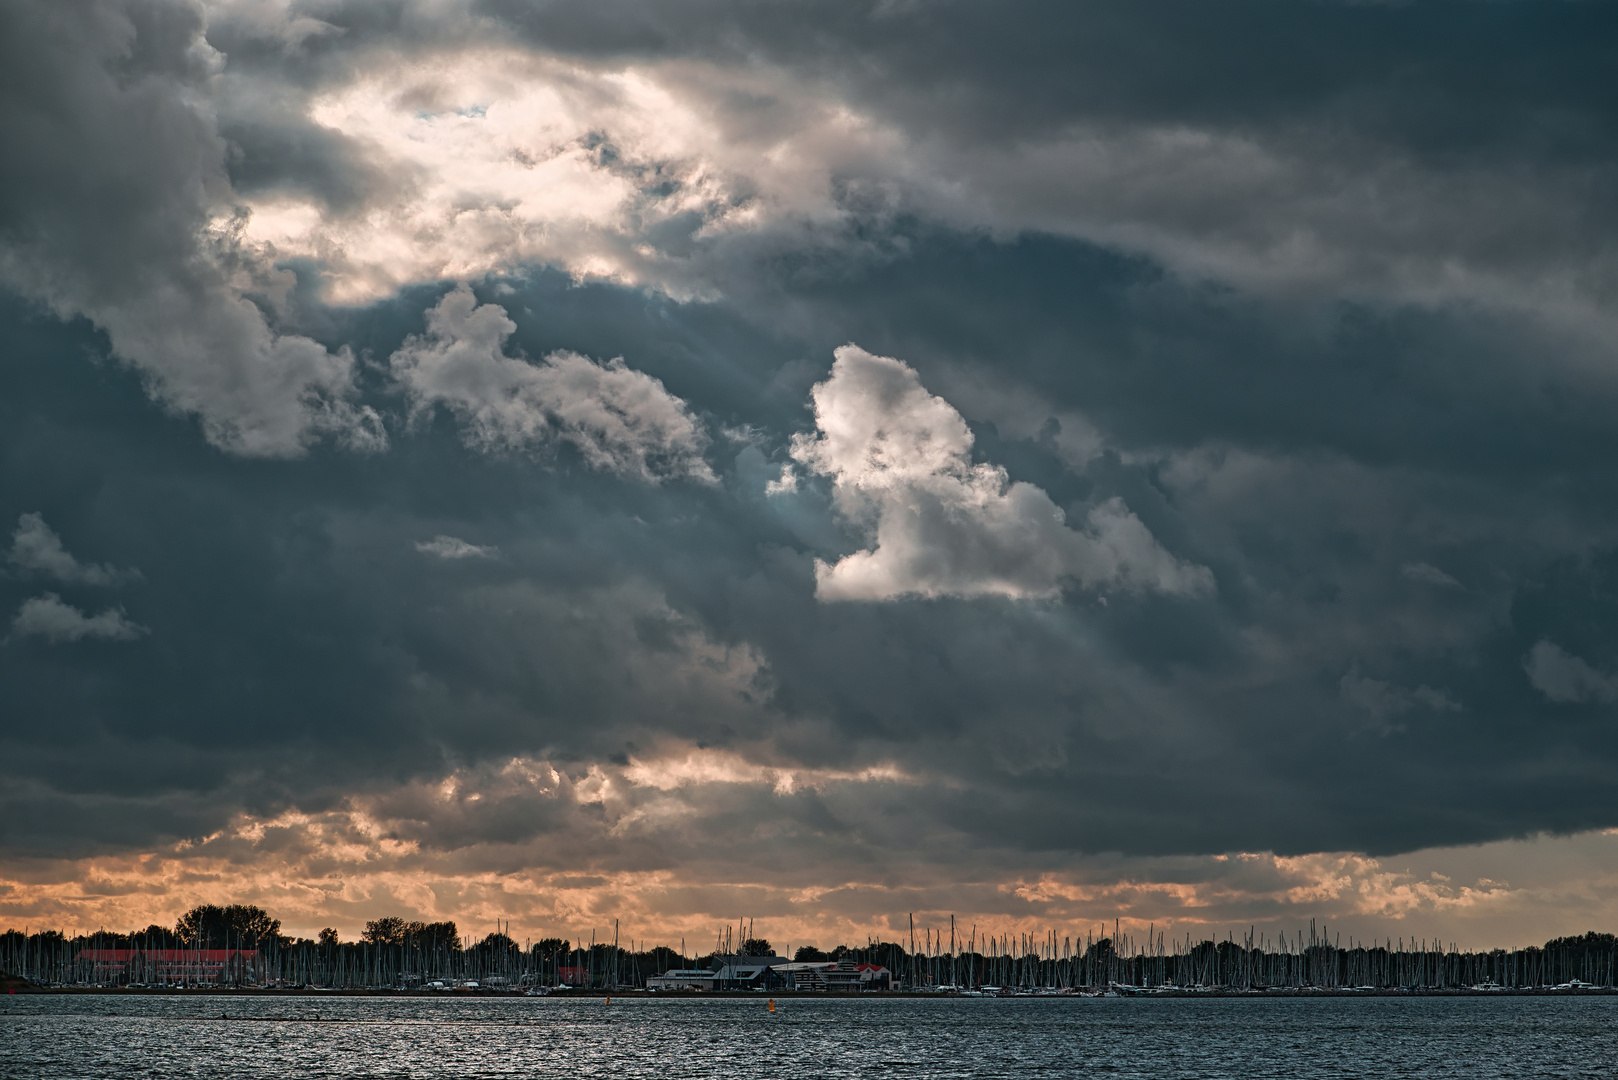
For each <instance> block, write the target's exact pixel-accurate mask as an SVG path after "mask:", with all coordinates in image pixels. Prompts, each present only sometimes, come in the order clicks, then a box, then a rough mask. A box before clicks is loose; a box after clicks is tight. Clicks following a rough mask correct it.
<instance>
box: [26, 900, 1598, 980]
mask: <svg viewBox="0 0 1618 1080" xmlns="http://www.w3.org/2000/svg"><path fill="white" fill-rule="evenodd" d="M108 950H116V951H117V952H116V953H114V952H109V951H108ZM218 950H226V951H227V953H228V954H229V955H230V956H231V957H232V958H233V959H232V961H230V962H228V963H226V962H219V961H217V960H215V961H214V962H212V963H211V964H204V963H202V962H201V958H203V957H209V956H212V957H217V956H218V955H220V954H219V953H218V952H217V951H218ZM732 955H734V956H753V957H759V956H772V955H774V949H773V947H772V945H771V943H770V942H769V941H768V940H767V939H764V938H760V937H755V936H753V935H752V934H751V933H750V932H749V933H746V934H736V935H735V936H730V935H729V933H728V931H727V932H726V933H725V934H723V935H721V936H720V937H719V938H718V939H716V941H715V948H714V949H712V950H710V951H708V952H706V953H703V954H700V955H690V956H688V955H684V954H683V953H682V952H677V951H675V950H673V949H671V948H668V947H666V946H661V945H660V946H656V947H651V948H647V947H645V946H644V945H640V946H636V945H635V944H633V943H630V944H629V945H628V946H625V945H623V944H621V943H619V942H617V941H611V942H602V941H592V942H590V943H588V944H586V943H585V942H583V941H578V942H574V941H572V940H570V939H566V938H560V937H548V938H543V939H541V940H539V941H526V942H518V941H517V940H516V939H514V938H513V937H511V936H510V934H509V932H508V930H507V929H506V928H500V929H497V930H495V931H494V932H492V933H488V934H486V935H484V936H483V937H481V938H476V939H474V938H473V937H471V936H463V935H462V934H461V933H460V930H459V928H458V927H457V926H456V924H455V923H454V922H453V921H448V920H446V921H442V922H422V921H412V920H407V919H404V918H401V917H397V916H385V917H382V918H378V919H373V920H371V921H369V922H367V923H366V924H365V929H364V932H363V933H361V935H360V936H359V938H358V939H357V940H354V941H343V940H342V939H341V937H340V935H339V934H338V932H337V931H336V930H335V929H332V928H329V927H328V928H326V929H323V930H321V931H320V933H319V934H317V935H316V936H315V937H314V938H304V937H296V936H292V935H287V934H283V933H282V932H281V923H280V920H278V919H275V918H273V917H272V916H270V915H269V913H267V912H266V911H264V910H263V909H262V908H259V907H255V906H252V905H246V904H230V905H212V904H203V905H198V906H197V907H194V908H192V909H190V910H189V911H187V912H185V913H184V914H183V915H181V916H180V917H179V918H178V919H177V920H176V921H175V923H174V925H173V926H172V927H169V926H162V925H158V924H153V925H151V926H148V927H147V928H146V929H144V930H136V931H131V932H128V933H118V932H104V931H102V932H96V933H93V934H77V935H72V936H69V935H66V934H63V933H61V932H60V931H55V930H44V931H34V932H25V931H23V930H15V929H14V930H8V931H6V932H5V933H4V934H0V974H3V975H7V976H15V977H21V978H23V979H25V980H28V981H31V982H35V983H39V984H46V985H74V984H76V985H93V984H102V985H108V984H112V985H117V984H120V983H123V984H128V983H137V984H147V985H150V984H154V983H155V984H157V985H174V984H179V985H186V984H189V983H194V982H213V983H217V982H226V983H229V984H240V985H275V986H282V987H333V988H362V987H371V988H385V987H393V988H411V987H424V986H431V985H433V984H440V985H443V986H445V987H449V986H453V985H465V984H467V983H473V982H475V983H478V984H479V985H480V986H485V987H495V988H500V987H505V988H519V987H535V986H562V985H567V986H579V987H599V988H611V987H626V986H628V987H633V986H644V985H646V980H647V979H648V978H649V977H651V976H653V975H659V974H662V973H663V972H665V971H668V970H671V969H674V968H690V967H697V968H708V969H714V968H717V967H718V966H720V965H722V964H723V963H724V962H725V960H726V958H727V957H728V956H732ZM192 956H194V957H197V958H198V962H194V963H192V962H187V958H188V957H192ZM111 957H124V959H119V960H118V961H117V962H109V959H108V958H111ZM129 957H134V958H137V959H139V958H145V959H146V961H148V962H145V963H144V965H143V964H141V963H137V962H132V961H131V960H130V959H128V958H129ZM152 958H164V962H163V963H156V962H151V961H152ZM793 959H794V960H796V961H800V962H804V961H819V962H854V963H870V964H878V965H881V966H883V967H886V968H888V969H889V970H890V971H891V972H892V973H893V975H894V978H895V981H896V982H898V983H900V984H902V985H904V986H906V987H908V988H911V989H929V988H930V989H950V988H953V989H960V990H981V989H983V988H985V987H988V988H1002V989H1011V990H1014V989H1030V990H1034V989H1054V990H1063V989H1074V990H1078V989H1097V988H1108V987H1117V988H1130V987H1138V988H1180V989H1192V988H1197V987H1203V988H1220V989H1242V990H1266V989H1311V988H1314V989H1345V988H1356V987H1360V988H1370V989H1376V990H1389V989H1401V988H1402V989H1412V990H1420V989H1456V988H1462V987H1480V988H1483V989H1492V988H1495V987H1499V988H1502V989H1511V988H1543V987H1553V986H1559V985H1560V986H1577V985H1589V986H1605V987H1611V986H1614V985H1618V942H1615V939H1614V936H1613V935H1612V934H1604V933H1597V932H1595V931H1591V932H1589V933H1586V934H1584V935H1582V936H1575V937H1562V938H1556V939H1553V940H1551V941H1548V942H1546V943H1545V945H1543V946H1534V947H1528V948H1523V949H1510V950H1508V949H1493V950H1488V951H1482V952H1477V951H1462V950H1460V949H1458V948H1456V947H1455V946H1453V945H1443V944H1441V943H1439V942H1436V941H1432V942H1429V941H1419V942H1418V941H1414V940H1412V941H1408V942H1407V941H1405V940H1403V939H1400V940H1398V941H1397V942H1395V941H1394V940H1391V939H1389V940H1383V941H1378V942H1369V943H1367V942H1354V941H1352V940H1351V941H1350V942H1349V943H1348V944H1347V945H1346V946H1345V945H1344V944H1343V943H1342V942H1341V940H1339V939H1328V937H1327V936H1326V935H1325V934H1324V933H1317V932H1316V931H1314V930H1313V929H1312V928H1311V929H1310V930H1309V932H1308V934H1307V936H1306V934H1305V932H1304V931H1303V930H1301V929H1300V930H1299V931H1297V932H1296V933H1295V934H1291V935H1288V934H1279V935H1277V936H1276V937H1275V938H1273V939H1271V938H1269V937H1266V936H1264V935H1261V934H1259V933H1258V932H1257V931H1256V930H1254V931H1252V932H1250V933H1249V934H1248V935H1247V936H1246V937H1244V938H1243V939H1241V940H1237V939H1236V938H1235V937H1234V935H1228V936H1227V939H1226V940H1225V941H1213V940H1204V941H1200V942H1198V941H1195V940H1193V939H1192V938H1191V937H1189V936H1188V937H1186V938H1184V939H1181V940H1178V941H1169V940H1167V939H1166V938H1165V936H1164V935H1163V934H1161V933H1155V932H1151V933H1148V934H1147V935H1145V936H1144V937H1143V938H1137V937H1135V936H1133V935H1131V934H1127V933H1119V932H1118V931H1117V930H1116V929H1115V931H1114V933H1113V934H1112V935H1110V936H1097V935H1095V934H1090V935H1086V936H1085V937H1084V938H1082V939H1081V938H1078V937H1075V936H1061V935H1058V934H1057V933H1056V932H1048V933H1046V934H1045V935H1043V936H1035V935H1029V934H1022V935H1009V934H1007V935H999V936H990V937H988V938H986V939H980V938H979V937H978V935H977V934H976V932H975V931H974V932H973V933H972V934H971V935H970V936H969V937H967V938H965V939H962V938H960V937H958V936H956V935H955V934H954V933H953V931H952V932H951V936H950V938H949V939H948V942H947V944H946V939H945V937H944V935H943V934H942V933H935V932H933V931H930V930H928V931H924V932H923V938H922V940H921V941H912V942H911V943H909V945H908V947H907V946H906V945H904V944H901V943H898V942H886V941H876V940H868V941H867V942H866V943H865V944H864V945H863V946H849V945H839V946H837V947H836V948H834V949H830V950H821V949H819V948H816V947H814V946H803V947H800V948H799V949H798V950H797V951H796V952H795V953H794V956H793Z"/></svg>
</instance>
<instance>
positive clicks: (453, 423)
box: [0, 0, 1618, 945]
mask: <svg viewBox="0 0 1618 1080" xmlns="http://www.w3.org/2000/svg"><path fill="white" fill-rule="evenodd" d="M1615 65H1618V9H1615V8H1614V7H1613V6H1612V5H1609V4H1605V3H1595V2H1579V0H1555V2H1545V0H1533V2H1526V0H1525V2H1508V0H1415V2H1409V3H1374V2H1365V0H1341V2H1334V0H1231V2H1227V3H1219V4H1209V3H1205V2H1202V0H1127V2H1126V0H1060V2H1051V3H1037V2H1032V0H1030V2H1009V3H995V4H974V3H964V2H953V0H844V2H821V0H804V2H797V3H786V2H766V0H755V2H739V0H663V2H655V3H654V2H645V3H638V2H633V0H590V2H588V3H583V2H581V3H572V2H563V0H555V2H546V0H365V2H360V0H353V2H344V0H212V2H201V0H76V2H73V3H63V2H60V0H9V2H7V3H5V4H4V5H0V148H3V149H0V341H3V342H4V348H3V349H0V609H3V610H0V623H3V626H0V633H3V641H0V922H6V923H8V924H10V923H16V924H19V925H20V924H23V923H28V924H29V925H40V924H42V923H46V924H51V923H54V924H58V925H64V926H69V927H73V926H99V925H108V926H128V925H137V924H138V925H144V924H145V923H146V922H148V921H151V920H153V919H161V920H167V919H171V918H172V917H173V915H174V913H175V912H176V911H177V910H179V909H180V908H182V907H183V906H185V905H187V904H190V903H194V902H197V901H200V900H219V899H225V898H229V899H235V900H246V901H251V902H257V903H261V904H263V905H264V906H265V907H267V908H270V909H271V910H272V911H273V912H274V913H276V914H278V915H280V916H281V917H282V919H283V920H284V921H285V923H286V924H287V926H288V927H289V928H290V929H294V930H297V931H301V932H304V933H308V932H312V931H313V930H315V929H318V928H319V927H321V926H325V925H335V926H337V927H338V928H340V929H341V930H343V932H344V933H345V934H350V933H353V932H354V931H355V930H357V929H358V928H359V926H360V924H361V923H362V922H363V920H364V919H366V918H370V917H375V916H376V915H379V914H386V913H394V912H397V913H400V914H407V915H419V916H422V917H427V916H431V917H434V918H444V917H448V918H455V919H457V920H459V921H461V922H462V924H463V925H465V926H467V927H468V928H475V927H482V926H487V925H490V924H492V921H493V919H494V918H496V917H500V918H510V919H512V920H513V929H514V932H515V933H517V934H518V935H519V936H532V937H538V936H541V935H543V934H549V933H562V934H566V935H569V936H574V935H579V934H585V935H588V933H589V932H590V931H591V930H592V929H594V930H598V931H599V930H601V929H602V928H604V927H607V926H609V925H610V922H611V920H612V919H613V918H614V917H618V918H620V919H621V920H622V922H623V925H624V927H625V933H626V934H627V935H632V936H635V937H638V938H646V939H649V940H674V939H676V938H678V937H680V936H681V935H684V936H686V937H688V938H690V939H692V940H711V935H712V933H713V928H714V927H715V926H716V925H717V924H718V923H720V922H723V921H726V920H733V919H734V918H736V917H738V916H750V917H752V918H754V919H755V920H757V921H756V924H755V925H756V926H757V927H758V929H759V930H760V931H761V932H763V933H765V934H766V935H767V936H769V937H771V939H772V940H774V941H776V942H777V943H778V944H780V943H783V942H791V943H801V942H806V941H818V942H823V943H826V944H830V943H833V942H835V941H837V940H844V939H854V940H862V939H863V937H864V935H866V934H868V933H869V934H881V935H886V936H889V937H891V936H893V935H894V934H895V933H896V932H897V928H898V927H900V926H902V925H904V922H905V919H906V916H907V913H909V912H915V913H916V914H917V920H918V924H923V925H935V926H936V925H939V924H940V923H941V922H942V921H944V920H947V917H948V914H949V913H951V912H954V913H956V914H957V915H958V916H959V917H960V919H961V920H962V922H963V924H970V923H976V924H977V925H978V926H979V927H980V928H985V929H997V930H1004V929H1014V928H1019V927H1022V928H1031V927H1041V928H1043V927H1047V926H1049V927H1071V928H1075V929H1077V930H1080V931H1082V929H1083V928H1084V927H1085V926H1088V925H1094V924H1095V923H1097V922H1099V921H1101V920H1107V921H1109V922H1110V921H1111V920H1112V919H1113V918H1114V917H1118V918H1121V919H1123V920H1124V921H1125V922H1126V923H1130V924H1134V923H1140V924H1145V923H1147V922H1149V921H1150V922H1155V923H1156V924H1157V925H1158V926H1159V927H1160V928H1161V927H1163V926H1164V925H1165V924H1167V925H1169V926H1170V927H1171V933H1176V932H1182V931H1183V932H1195V933H1204V932H1207V933H1219V934H1220V936H1223V932H1224V931H1225V930H1226V929H1227V928H1229V927H1233V926H1236V925H1244V926H1245V925H1247V924H1250V923H1255V922H1256V923H1264V924H1270V925H1281V926H1285V927H1288V928H1289V929H1290V928H1295V927H1296V925H1297V924H1298V923H1299V922H1300V921H1307V919H1309V918H1311V917H1314V918H1319V919H1322V920H1325V921H1327V922H1328V923H1330V924H1332V925H1334V926H1337V927H1340V928H1342V929H1343V930H1344V932H1345V933H1356V934H1362V935H1369V934H1377V935H1383V934H1392V935H1393V936H1395V937H1397V936H1399V935H1400V934H1403V935H1405V936H1409V935H1411V934H1413V933H1416V934H1420V935H1423V936H1443V937H1445V938H1448V939H1451V940H1458V941H1461V942H1462V943H1464V944H1471V945H1487V944H1496V943H1499V944H1507V943H1516V942H1525V941H1534V940H1541V941H1542V940H1544V939H1545V938H1546V937H1548V936H1550V935H1551V934H1553V933H1560V932H1564V931H1575V930H1583V929H1586V928H1589V927H1600V928H1604V929H1613V928H1614V926H1615V924H1618V900H1614V896H1615V895H1618V892H1615V886H1618V504H1615V501H1614V494H1615V492H1618V424H1615V419H1618V227H1615V220H1614V215H1615V209H1614V208H1615V207H1618V96H1615V95H1614V94H1613V93H1612V73H1613V71H1614V70H1615Z"/></svg>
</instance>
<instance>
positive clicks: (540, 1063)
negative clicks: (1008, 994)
mask: <svg viewBox="0 0 1618 1080" xmlns="http://www.w3.org/2000/svg"><path fill="white" fill-rule="evenodd" d="M776 1008H777V1012H775V1013H774V1014H773V1015H772V1014H771V1013H769V1012H768V1011H767V1008H766V1004H765V999H764V998H762V997H760V998H757V999H737V998H710V999H691V998H680V999H661V1000H658V999H647V998H644V997H638V996H634V997H621V998H613V999H612V1000H611V1003H610V1004H609V1003H607V1002H605V1001H603V1000H602V999H601V998H579V999H574V1000H559V999H556V998H509V999H494V998H481V999H449V1000H446V999H424V998H337V997H333V998H320V997H298V998H267V997H244V998H232V997H225V996H213V995H198V996H195V997H121V996H112V995H107V996H82V997H79V996H55V995H39V996H24V995H17V996H7V997H5V998H0V1076H4V1077H7V1078H10V1077H18V1078H22V1077H29V1078H32V1077H98V1078H99V1077H118V1078H123V1077H277V1078H282V1077H285V1078H293V1080H315V1078H325V1077H333V1078H337V1077H341V1078H349V1077H485V1076H487V1077H517V1076H521V1077H551V1076H557V1077H561V1076H565V1077H575V1078H577V1077H589V1078H596V1077H600V1078H607V1077H632V1078H640V1077H647V1078H653V1077H655V1078H676V1077H862V1078H873V1080H884V1078H896V1077H1050V1076H1096V1077H1187V1078H1189V1077H1287V1078H1300V1077H1301V1078H1308V1077H1407V1076H1420V1077H1430V1076H1454V1077H1468V1078H1481V1077H1511V1078H1513V1080H1518V1078H1523V1077H1540V1076H1557V1077H1615V1078H1618V997H1582V998H1578V997H1575V998H1367V999H1352V998H1349V999H1345V998H1320V999H1297V998H1292V999H1194V1000H1188V999H1170V1000H1161V999H1159V1000H1153V999H1138V998H1008V999H918V998H881V999H873V998H863V999H853V1000H849V999H803V998H785V999H777V1000H776Z"/></svg>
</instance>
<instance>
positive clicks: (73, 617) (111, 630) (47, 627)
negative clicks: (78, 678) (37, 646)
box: [11, 593, 148, 643]
mask: <svg viewBox="0 0 1618 1080" xmlns="http://www.w3.org/2000/svg"><path fill="white" fill-rule="evenodd" d="M11 632H12V633H14V634H18V635H21V636H24V637H26V636H28V635H30V634H37V635H38V636H40V637H43V638H45V639H46V640H47V641H51V642H58V643H60V642H64V641H78V640H79V639H81V638H104V639H106V640H108V641H134V640H135V639H136V638H138V637H140V636H141V635H143V634H145V633H147V632H148V631H147V629H146V628H145V627H144V626H137V625H136V624H134V623H132V622H130V621H129V620H128V619H127V618H125V617H124V613H123V612H122V611H119V610H116V609H114V608H108V609H107V610H105V611H103V612H101V613H100V614H98V615H86V614H85V613H84V612H82V611H80V610H79V609H78V608H76V607H73V606H72V605H71V604H65V603H63V602H62V598H61V597H60V596H57V595H56V594H55V593H46V594H45V595H43V596H36V597H34V598H33V599H31V600H26V601H24V602H23V605H22V608H21V609H20V610H19V611H18V612H17V617H16V618H14V619H12V620H11Z"/></svg>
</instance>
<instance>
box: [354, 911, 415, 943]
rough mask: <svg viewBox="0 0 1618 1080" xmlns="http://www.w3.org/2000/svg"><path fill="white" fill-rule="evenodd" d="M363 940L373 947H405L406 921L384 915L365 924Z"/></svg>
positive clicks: (395, 916)
mask: <svg viewBox="0 0 1618 1080" xmlns="http://www.w3.org/2000/svg"><path fill="white" fill-rule="evenodd" d="M360 937H361V939H362V940H364V941H368V942H370V943H371V944H372V945H403V944H404V939H405V921H404V920H403V919H401V918H399V916H397V915H384V916H382V918H380V919H372V920H371V921H370V922H368V923H366V924H365V933H363V934H361V935H360Z"/></svg>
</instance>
